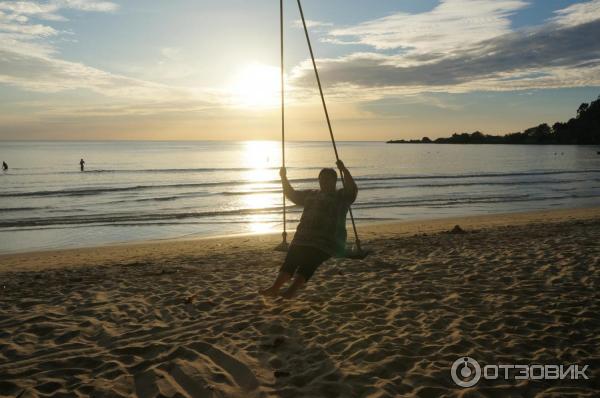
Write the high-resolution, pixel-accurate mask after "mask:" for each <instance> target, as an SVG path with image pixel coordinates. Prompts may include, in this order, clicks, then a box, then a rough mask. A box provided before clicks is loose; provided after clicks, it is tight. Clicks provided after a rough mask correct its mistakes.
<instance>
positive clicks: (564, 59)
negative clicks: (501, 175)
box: [0, 0, 600, 140]
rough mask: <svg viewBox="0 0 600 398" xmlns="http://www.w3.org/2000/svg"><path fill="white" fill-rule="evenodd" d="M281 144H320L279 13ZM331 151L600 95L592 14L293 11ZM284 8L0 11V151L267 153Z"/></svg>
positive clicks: (471, 8)
mask: <svg viewBox="0 0 600 398" xmlns="http://www.w3.org/2000/svg"><path fill="white" fill-rule="evenodd" d="M284 4H285V21H284V23H285V71H284V73H285V77H286V79H285V85H286V92H287V95H286V103H287V104H288V108H287V109H286V121H287V129H288V137H289V138H290V139H296V140H326V139H327V138H328V134H327V130H326V125H325V123H324V120H323V114H322V110H321V108H320V104H319V99H318V94H317V87H316V83H315V81H314V75H313V72H312V70H311V64H310V62H309V58H308V57H309V54H308V49H307V46H306V42H305V39H304V33H303V31H302V29H301V25H300V24H299V14H298V10H297V9H296V2H295V1H292V0H289V1H287V0H286V1H285V2H284ZM303 5H304V8H305V14H306V17H307V18H308V19H309V21H308V25H309V30H310V34H311V37H312V39H313V45H314V50H315V54H316V57H317V63H318V65H319V68H320V71H321V77H322V81H323V86H324V90H325V94H326V97H327V99H328V103H329V105H330V113H331V116H332V119H333V124H334V129H335V131H336V136H337V137H339V139H340V140H344V139H345V140H386V139H389V138H420V137H422V136H429V137H431V138H435V137H439V136H447V135H449V134H452V133H455V132H471V131H475V130H480V131H483V132H485V133H488V134H504V133H509V132H514V131H519V130H522V129H524V128H527V127H530V126H532V125H536V124H539V123H542V122H547V123H550V124H552V123H554V122H555V121H563V120H566V119H568V118H569V117H571V116H572V115H573V113H574V110H575V109H577V107H578V105H579V104H580V103H582V102H589V101H590V100H592V99H595V98H596V97H598V95H599V94H600V63H599V62H598V60H599V59H600V40H598V39H597V38H598V37H600V0H586V1H572V0H553V1H545V0H437V1H436V0H406V1H401V2H400V1H387V0H386V1H377V2H367V1H362V0H329V1H327V2H323V1H318V0H304V1H303ZM279 55H280V54H279V1H274V0H256V1H252V2H247V1H242V0H225V1H218V2H217V1H205V0H182V1H177V2H166V1H143V2H141V1H136V0H102V1H100V0H76V1H74V0H44V1H41V0H24V1H3V0H0V139H5V140H6V139H83V140H88V139H89V140H93V139H157V140H174V139H175V140H176V139H208V140H214V139H218V140H223V139H225V140H227V139H277V138H278V137H279V128H280V119H279V117H280V116H279V109H278V107H279V104H280V97H279V95H280V94H279V90H280V81H279V73H280V70H279Z"/></svg>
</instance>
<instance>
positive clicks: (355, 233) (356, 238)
mask: <svg viewBox="0 0 600 398" xmlns="http://www.w3.org/2000/svg"><path fill="white" fill-rule="evenodd" d="M297 2H298V10H299V11H300V17H301V19H302V26H303V28H304V35H305V36H306V43H307V44H308V50H309V52H310V58H311V60H312V65H313V69H314V71H315V77H316V79H317V85H318V86H319V94H320V96H321V103H322V104H323V111H324V112H325V119H326V120H327V128H328V129H329V136H330V137H331V144H332V145H333V152H334V153H335V159H336V161H338V162H339V160H340V157H339V154H338V150H337V145H336V142H335V137H334V136H333V128H332V127H331V120H330V118H329V111H328V110H327V103H326V102H325V95H324V94H323V87H322V85H321V78H320V76H319V70H318V69H317V62H316V61H315V55H314V52H313V48H312V44H311V41H310V36H309V34H308V28H307V26H306V19H305V18H304V11H303V10H302V3H301V2H300V0H297ZM279 17H280V43H281V158H282V165H283V166H282V167H285V98H284V97H285V87H284V72H283V68H284V59H283V50H284V48H283V0H280V1H279ZM340 177H341V180H342V185H343V187H344V188H346V182H345V180H344V174H343V172H342V170H341V169H340ZM348 212H349V214H350V220H351V221H352V230H353V231H354V241H355V245H356V249H357V251H358V253H361V252H362V248H361V246H360V239H359V237H358V231H357V229H356V222H355V221H354V214H352V207H350V206H348ZM282 237H283V241H282V242H281V244H280V245H279V246H278V247H277V250H280V249H282V248H287V240H286V238H287V231H286V203H285V193H284V194H283V233H282Z"/></svg>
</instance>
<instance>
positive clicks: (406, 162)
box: [0, 141, 600, 252]
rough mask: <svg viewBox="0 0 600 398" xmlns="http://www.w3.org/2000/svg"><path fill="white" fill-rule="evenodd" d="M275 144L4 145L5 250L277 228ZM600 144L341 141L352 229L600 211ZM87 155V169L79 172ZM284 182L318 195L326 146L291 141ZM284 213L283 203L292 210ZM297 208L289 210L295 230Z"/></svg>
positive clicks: (327, 163) (0, 216)
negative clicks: (354, 191)
mask: <svg viewBox="0 0 600 398" xmlns="http://www.w3.org/2000/svg"><path fill="white" fill-rule="evenodd" d="M280 150H281V147H280V143H279V142H277V141H247V142H0V160H5V161H7V163H8V165H9V167H10V169H9V170H8V172H6V173H1V172H0V186H1V188H2V189H1V190H0V252H18V251H29V250H41V249H54V248H65V247H80V246H94V245H102V244H107V243H116V242H126V241H138V240H148V239H174V238H187V237H201V236H216V235H228V234H243V233H253V232H277V231H280V230H281V228H282V197H281V186H280V182H279V166H280V163H281V153H280ZM598 150H600V148H597V147H585V146H518V145H473V146H467V145H435V144H431V145H426V144H402V145H398V144H396V145H391V144H385V143H379V142H341V143H339V152H340V156H341V157H342V159H343V160H344V161H345V163H346V165H347V167H348V168H349V169H350V170H351V172H352V173H353V175H354V176H355V177H356V180H357V183H358V185H359V189H360V191H359V196H358V199H357V203H356V204H355V206H354V209H355V210H354V212H355V216H356V219H357V221H358V222H359V224H360V223H364V222H379V221H391V220H418V219H430V218H439V217H450V216H459V215H476V214H489V213H503V212H515V211H529V210H541V209H550V208H570V207H585V206H592V205H600V156H599V155H597V153H596V152H597V151H598ZM80 158H84V159H85V161H86V163H87V165H86V171H85V172H80V171H79V159H80ZM286 160H287V165H288V176H289V178H290V180H291V181H292V184H293V185H294V186H295V187H296V188H297V189H307V188H317V187H318V183H317V179H316V177H317V174H318V172H319V170H320V169H321V168H322V167H333V166H335V162H334V153H333V150H332V148H331V145H330V143H329V142H290V143H288V144H287V151H286ZM288 204H289V202H288ZM300 212H301V209H299V208H297V207H291V208H290V209H289V211H288V216H289V218H288V219H289V227H290V229H293V228H295V225H296V223H297V221H298V218H299V216H300Z"/></svg>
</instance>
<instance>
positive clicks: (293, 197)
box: [279, 167, 306, 206]
mask: <svg viewBox="0 0 600 398" xmlns="http://www.w3.org/2000/svg"><path fill="white" fill-rule="evenodd" d="M279 175H280V176H281V186H282V187H283V193H284V194H285V197H286V198H288V199H289V200H290V201H292V203H294V204H296V205H298V206H303V205H304V198H305V197H306V192H304V191H296V190H295V189H294V188H293V187H292V185H291V184H290V181H289V180H288V178H287V172H286V169H285V167H282V168H281V169H279Z"/></svg>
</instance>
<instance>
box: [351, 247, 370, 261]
mask: <svg viewBox="0 0 600 398" xmlns="http://www.w3.org/2000/svg"><path fill="white" fill-rule="evenodd" d="M371 253H373V250H370V249H363V248H361V249H360V250H359V249H356V248H352V250H350V251H347V252H346V253H345V254H344V258H349V259H352V260H362V259H364V258H365V257H367V256H368V255H369V254H371Z"/></svg>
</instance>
